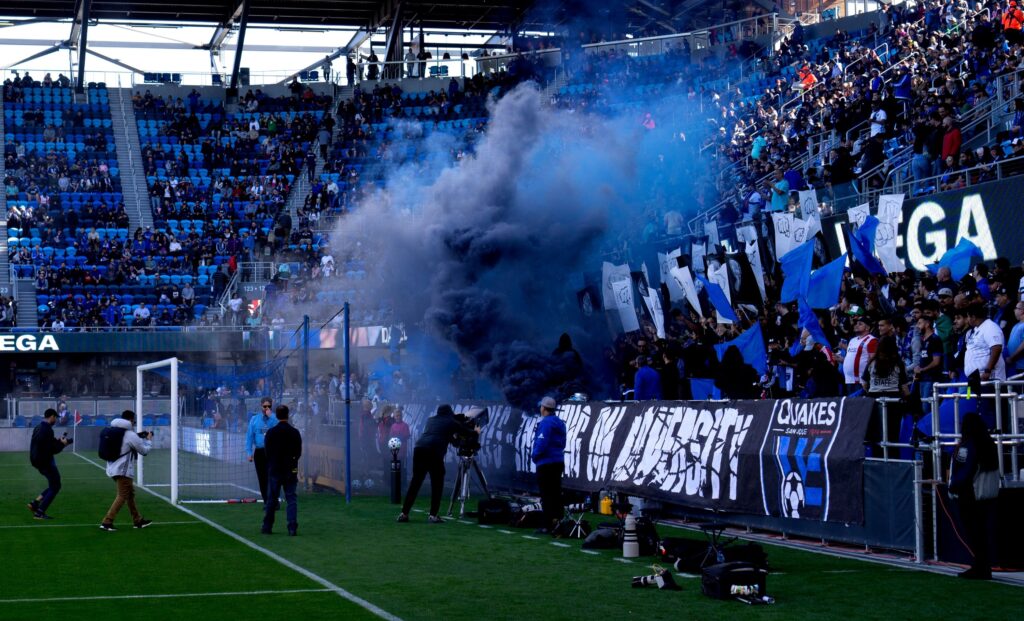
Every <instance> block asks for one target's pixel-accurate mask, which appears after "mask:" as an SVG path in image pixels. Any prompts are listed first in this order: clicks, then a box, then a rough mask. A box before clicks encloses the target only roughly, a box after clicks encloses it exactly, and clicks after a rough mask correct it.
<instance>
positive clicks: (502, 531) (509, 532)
mask: <svg viewBox="0 0 1024 621" xmlns="http://www.w3.org/2000/svg"><path fill="white" fill-rule="evenodd" d="M498 532H499V533H501V534H503V535H512V534H515V533H513V532H512V531H510V530H501V529H498Z"/></svg>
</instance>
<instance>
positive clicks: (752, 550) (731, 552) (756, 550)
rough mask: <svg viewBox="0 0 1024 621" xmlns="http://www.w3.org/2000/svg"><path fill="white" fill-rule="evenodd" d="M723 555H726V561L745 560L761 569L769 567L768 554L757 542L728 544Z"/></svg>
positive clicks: (723, 549) (723, 550)
mask: <svg viewBox="0 0 1024 621" xmlns="http://www.w3.org/2000/svg"><path fill="white" fill-rule="evenodd" d="M722 556H724V557H725V562H726V563H730V562H734V561H743V562H745V563H750V564H751V565H753V566H754V567H758V568H760V569H768V555H767V554H766V553H765V551H764V548H763V547H761V545H760V544H757V543H747V544H744V545H731V546H727V547H725V548H722Z"/></svg>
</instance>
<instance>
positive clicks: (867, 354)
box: [843, 306, 878, 390]
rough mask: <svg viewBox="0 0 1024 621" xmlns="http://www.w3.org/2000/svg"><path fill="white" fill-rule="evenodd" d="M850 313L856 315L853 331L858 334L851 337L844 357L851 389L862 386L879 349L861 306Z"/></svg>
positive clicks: (844, 369)
mask: <svg viewBox="0 0 1024 621" xmlns="http://www.w3.org/2000/svg"><path fill="white" fill-rule="evenodd" d="M850 314H851V315H854V319H853V333H854V334H855V335H856V336H854V337H853V338H852V339H850V344H849V346H847V348H846V357H845V358H843V376H844V378H845V381H846V384H847V386H848V387H850V389H851V390H856V389H857V388H858V387H859V386H860V378H861V375H862V374H863V373H864V370H865V369H867V368H868V362H870V361H871V358H872V357H874V355H875V350H876V349H878V339H877V338H875V337H874V336H873V335H872V334H871V324H869V323H868V320H867V319H866V318H865V317H864V315H862V314H860V308H859V307H857V306H854V307H851V309H850Z"/></svg>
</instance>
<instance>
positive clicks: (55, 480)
mask: <svg viewBox="0 0 1024 621" xmlns="http://www.w3.org/2000/svg"><path fill="white" fill-rule="evenodd" d="M36 470H38V471H39V474H41V475H43V476H44V477H46V489H44V490H43V492H42V494H41V495H42V497H43V499H42V500H40V501H39V511H41V512H42V513H46V510H47V509H48V508H49V507H50V503H52V502H53V499H54V498H56V497H57V493H58V492H60V471H59V470H57V462H55V461H51V462H50V464H49V465H48V466H44V467H42V468H36Z"/></svg>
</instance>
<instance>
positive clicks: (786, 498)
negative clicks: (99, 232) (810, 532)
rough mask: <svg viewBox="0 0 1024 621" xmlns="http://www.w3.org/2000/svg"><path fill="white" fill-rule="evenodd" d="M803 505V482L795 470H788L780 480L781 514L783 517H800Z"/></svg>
mask: <svg viewBox="0 0 1024 621" xmlns="http://www.w3.org/2000/svg"><path fill="white" fill-rule="evenodd" d="M803 506H804V482H803V479H801V478H800V475H799V474H798V473H796V472H790V473H789V474H787V475H786V479H785V480H784V481H783V482H782V515H783V516H784V517H792V518H798V517H800V509H801V508H802V507H803Z"/></svg>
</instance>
